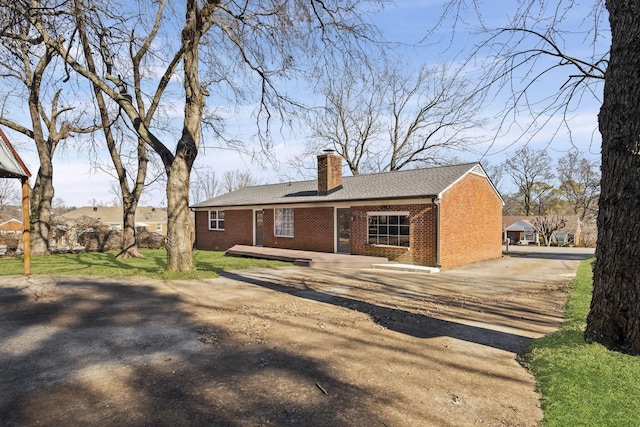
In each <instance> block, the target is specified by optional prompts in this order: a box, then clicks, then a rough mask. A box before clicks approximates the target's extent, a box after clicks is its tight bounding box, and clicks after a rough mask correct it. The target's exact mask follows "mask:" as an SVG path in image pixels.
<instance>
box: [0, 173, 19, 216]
mask: <svg viewBox="0 0 640 427" xmlns="http://www.w3.org/2000/svg"><path fill="white" fill-rule="evenodd" d="M19 200H20V193H19V192H18V188H17V187H16V181H14V180H9V179H0V209H2V207H3V206H9V205H13V204H17V203H18V202H19Z"/></svg>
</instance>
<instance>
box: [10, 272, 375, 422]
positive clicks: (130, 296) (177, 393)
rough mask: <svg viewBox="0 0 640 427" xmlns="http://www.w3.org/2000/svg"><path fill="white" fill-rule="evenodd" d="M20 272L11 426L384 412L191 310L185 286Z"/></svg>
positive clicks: (313, 369)
mask: <svg viewBox="0 0 640 427" xmlns="http://www.w3.org/2000/svg"><path fill="white" fill-rule="evenodd" d="M18 280H19V281H20V283H19V284H17V285H15V286H11V287H4V288H2V289H1V291H0V342H1V343H2V344H1V348H0V377H1V378H2V381H1V382H0V420H1V423H0V424H2V425H3V426H28V425H66V426H70V425H101V426H115V425H128V426H143V425H144V426H152V425H153V426H162V425H167V426H168V425H172V426H174V425H202V426H205V425H206V426H212V425H224V426H243V425H323V426H343V425H346V424H350V422H349V420H352V421H353V420H366V422H367V423H371V422H373V423H374V424H375V422H376V420H377V419H378V417H377V415H376V414H375V413H370V412H367V409H366V408H362V407H360V406H359V405H358V404H357V400H358V398H359V397H361V396H362V394H363V391H362V390H360V389H357V388H355V387H353V386H351V385H349V384H346V383H343V382H342V381H341V380H340V379H339V378H334V377H333V376H332V375H330V374H329V373H328V371H327V369H325V367H324V366H322V365H321V364H319V363H318V362H316V361H314V360H311V359H308V358H304V357H301V356H299V355H294V354H292V353H289V352H287V350H286V349H277V348H269V347H268V346H248V347H245V346H243V345H240V344H239V343H237V342H235V341H234V340H233V338H232V337H231V336H230V335H229V334H228V333H227V332H226V331H225V330H224V328H219V327H216V326H212V325H210V324H206V323H201V322H198V321H197V320H196V319H194V318H193V316H192V315H191V313H187V312H185V311H183V309H182V308H181V304H180V303H181V301H180V298H179V297H178V296H176V295H169V294H163V293H162V292H159V291H158V289H157V288H154V287H150V286H145V285H143V284H140V283H136V284H127V285H125V284H121V283H117V282H114V281H110V282H104V281H90V280H89V281H82V279H77V280H75V279H74V280H66V279H65V280H58V281H55V282H50V283H48V284H46V285H44V286H34V285H33V284H30V283H28V281H27V279H23V278H20V279H16V281H18ZM326 390H339V391H340V392H339V393H331V394H328V393H326ZM354 424H360V423H359V422H354ZM378 425H383V423H382V421H379V422H378Z"/></svg>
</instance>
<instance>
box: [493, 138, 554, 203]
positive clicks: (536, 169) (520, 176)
mask: <svg viewBox="0 0 640 427" xmlns="http://www.w3.org/2000/svg"><path fill="white" fill-rule="evenodd" d="M505 172H506V174H507V175H509V176H510V177H511V181H512V183H513V185H514V186H515V187H516V188H517V199H516V200H517V201H518V203H519V204H520V205H521V209H522V212H523V214H524V215H534V214H540V213H541V212H534V206H536V205H537V206H539V205H540V203H539V201H540V198H541V197H543V196H544V194H545V193H547V192H549V191H550V189H551V186H550V185H549V184H550V182H551V180H552V179H553V178H554V174H553V172H552V161H551V156H549V154H548V153H547V152H546V151H544V150H535V149H532V148H529V147H523V148H520V149H518V150H516V151H515V152H513V153H512V154H510V155H509V157H508V158H507V160H506V161H505ZM536 202H538V203H536Z"/></svg>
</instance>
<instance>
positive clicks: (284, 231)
mask: <svg viewBox="0 0 640 427" xmlns="http://www.w3.org/2000/svg"><path fill="white" fill-rule="evenodd" d="M274 212H275V218H274V230H273V234H274V235H275V236H277V237H293V208H278V209H275V211H274Z"/></svg>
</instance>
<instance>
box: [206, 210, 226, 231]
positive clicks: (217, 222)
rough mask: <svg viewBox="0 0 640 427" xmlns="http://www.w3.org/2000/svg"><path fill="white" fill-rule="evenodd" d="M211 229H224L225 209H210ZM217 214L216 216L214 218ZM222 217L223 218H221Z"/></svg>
mask: <svg viewBox="0 0 640 427" xmlns="http://www.w3.org/2000/svg"><path fill="white" fill-rule="evenodd" d="M208 212H209V214H208V219H209V230H212V231H224V211H208ZM214 214H215V218H213V216H214ZM221 217H222V218H221Z"/></svg>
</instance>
